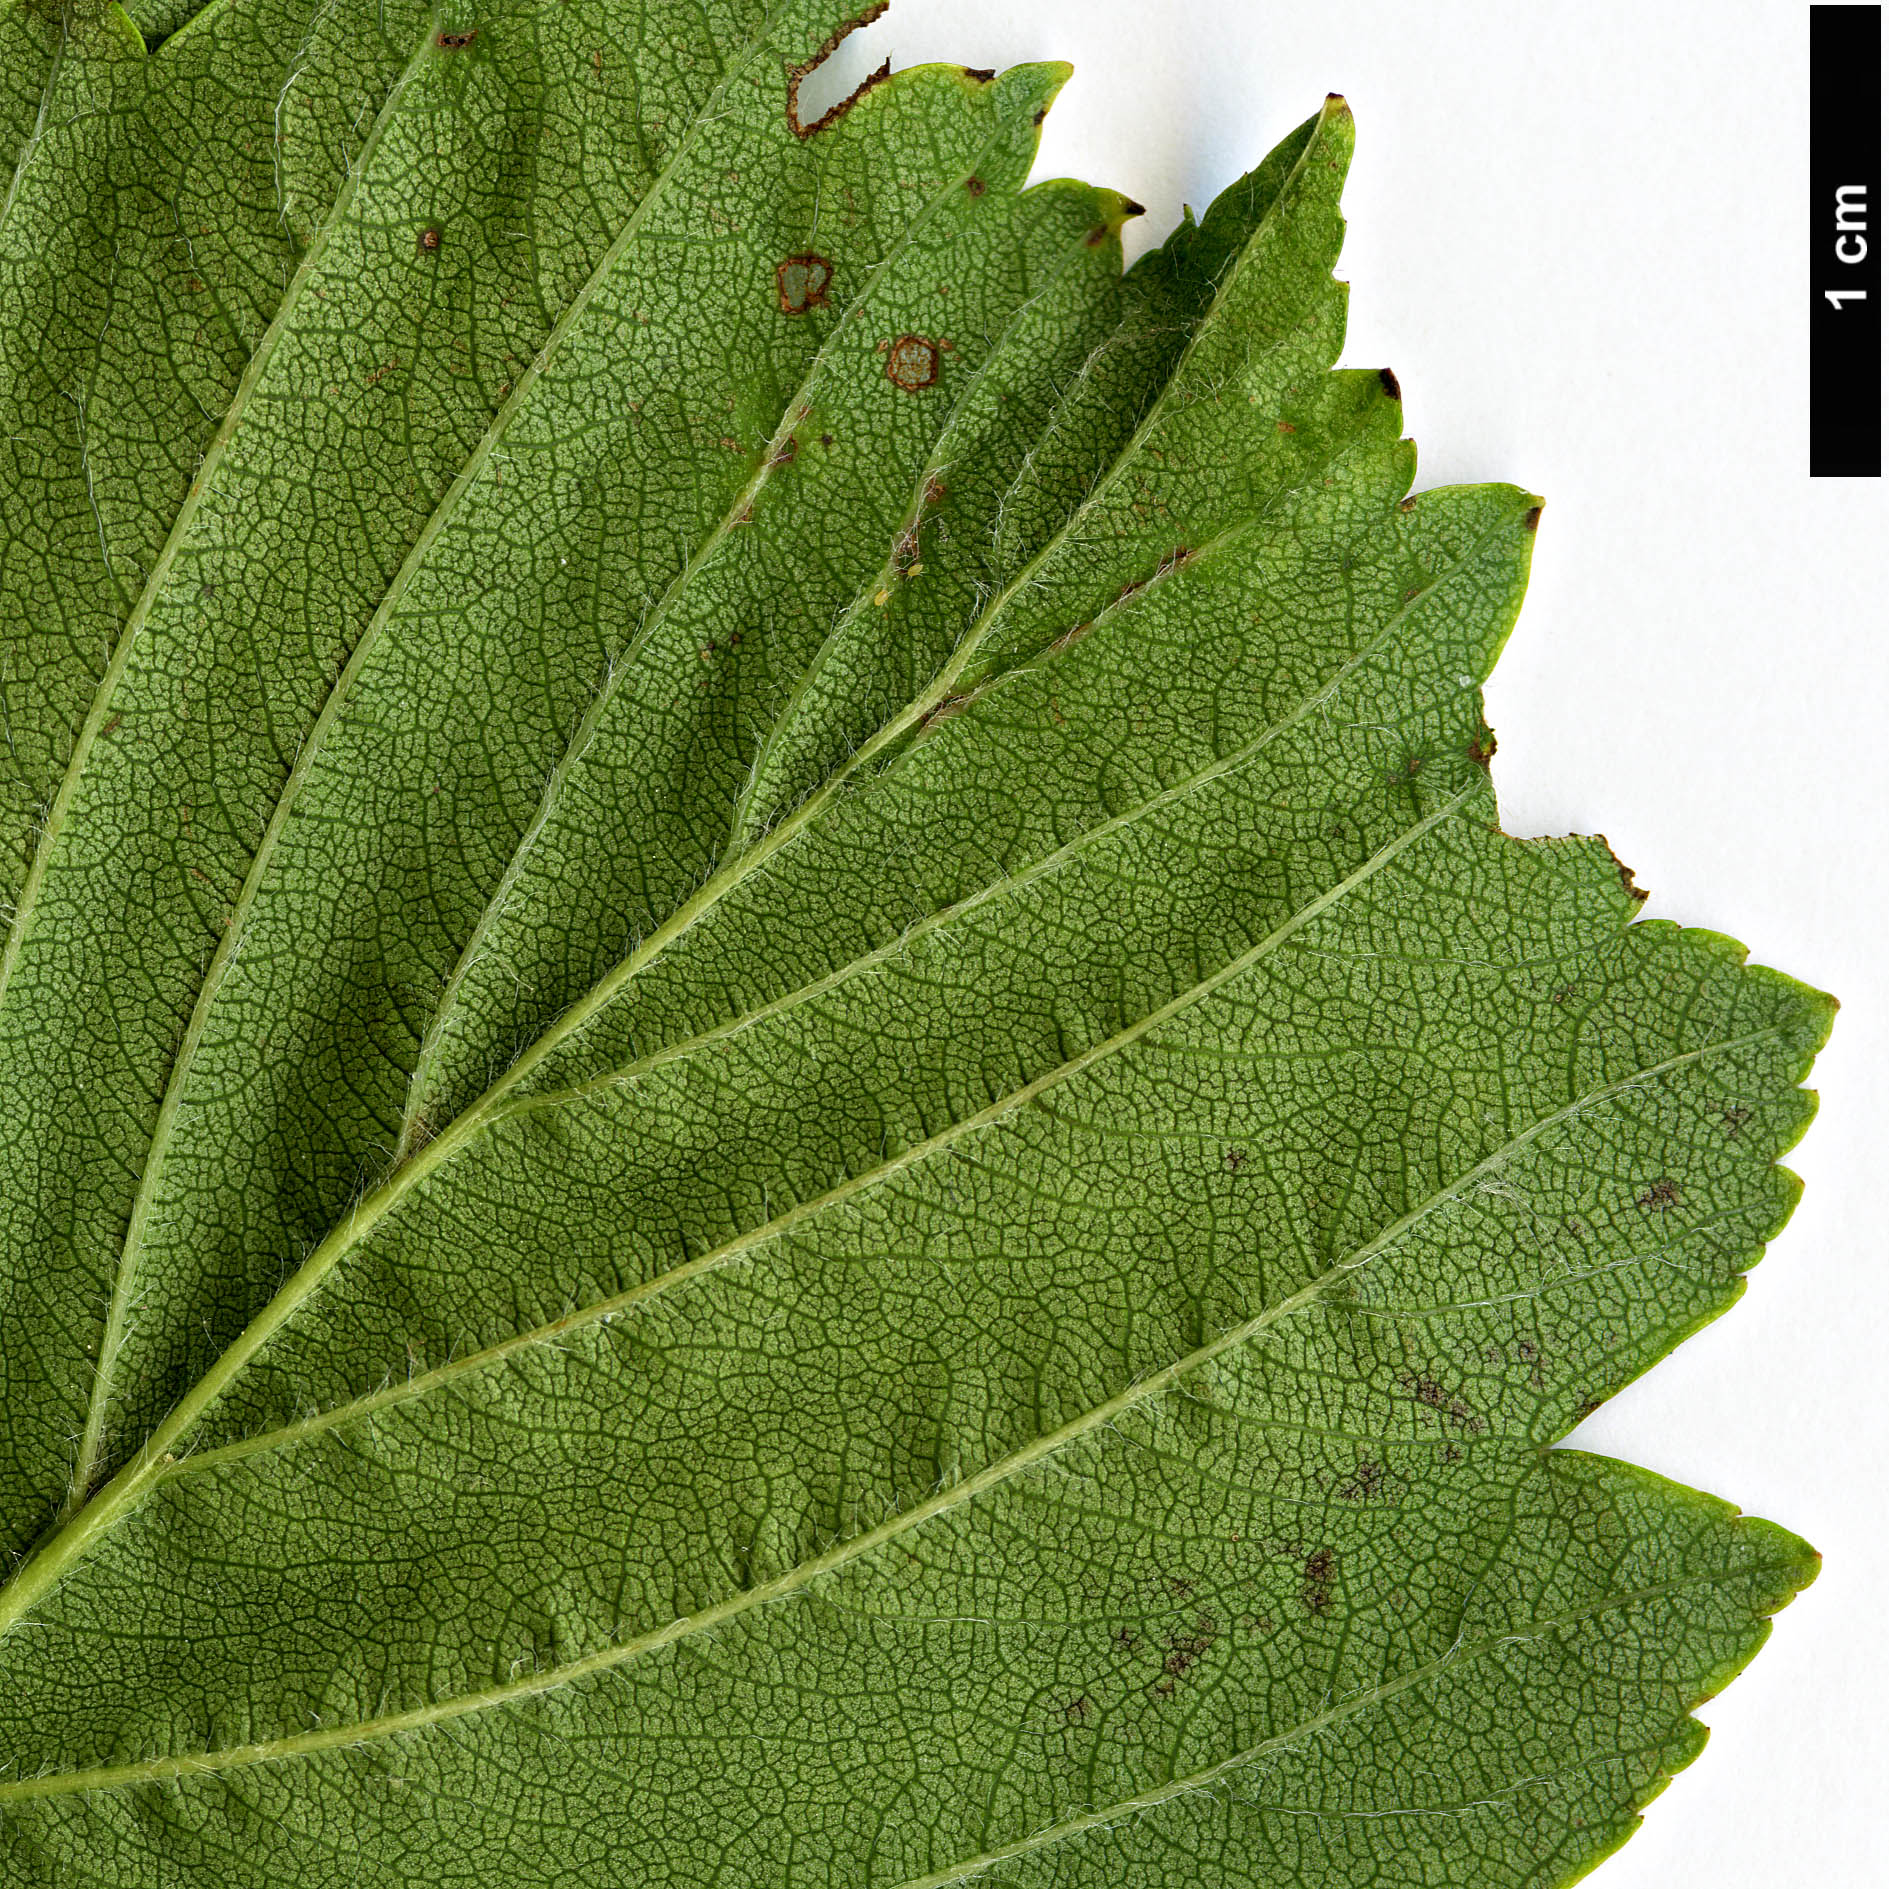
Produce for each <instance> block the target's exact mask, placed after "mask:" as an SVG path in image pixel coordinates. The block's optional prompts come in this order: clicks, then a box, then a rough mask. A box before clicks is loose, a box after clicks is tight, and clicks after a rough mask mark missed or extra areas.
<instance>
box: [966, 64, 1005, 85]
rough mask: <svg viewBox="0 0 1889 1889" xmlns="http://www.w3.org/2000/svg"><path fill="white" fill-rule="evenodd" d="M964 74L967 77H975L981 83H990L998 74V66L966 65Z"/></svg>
mask: <svg viewBox="0 0 1889 1889" xmlns="http://www.w3.org/2000/svg"><path fill="white" fill-rule="evenodd" d="M964 76H965V77H966V78H967V79H975V80H976V81H977V82H978V84H979V85H988V84H989V83H990V82H991V80H992V79H994V78H995V77H996V76H997V68H996V67H995V66H966V67H965V68H964Z"/></svg>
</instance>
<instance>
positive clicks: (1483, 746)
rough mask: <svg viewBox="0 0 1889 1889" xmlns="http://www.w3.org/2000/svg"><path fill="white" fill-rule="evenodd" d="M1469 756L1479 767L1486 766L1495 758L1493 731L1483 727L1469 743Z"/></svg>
mask: <svg viewBox="0 0 1889 1889" xmlns="http://www.w3.org/2000/svg"><path fill="white" fill-rule="evenodd" d="M1468 752H1469V758H1470V759H1471V760H1472V761H1474V762H1475V764H1476V765H1477V766H1478V767H1480V768H1485V769H1486V768H1487V767H1488V765H1489V763H1490V762H1491V761H1493V760H1494V759H1495V732H1494V730H1493V729H1489V728H1485V729H1484V730H1483V731H1482V733H1481V734H1479V735H1477V736H1476V737H1475V738H1474V739H1473V740H1472V741H1471V742H1470V744H1469V750H1468Z"/></svg>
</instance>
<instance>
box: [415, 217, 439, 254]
mask: <svg viewBox="0 0 1889 1889" xmlns="http://www.w3.org/2000/svg"><path fill="white" fill-rule="evenodd" d="M439 245H440V233H439V225H438V224H437V223H429V224H428V225H427V226H426V228H425V229H423V230H422V231H421V232H420V235H419V239H418V243H417V247H418V249H419V252H420V254H421V255H422V256H433V255H437V254H438V253H439Z"/></svg>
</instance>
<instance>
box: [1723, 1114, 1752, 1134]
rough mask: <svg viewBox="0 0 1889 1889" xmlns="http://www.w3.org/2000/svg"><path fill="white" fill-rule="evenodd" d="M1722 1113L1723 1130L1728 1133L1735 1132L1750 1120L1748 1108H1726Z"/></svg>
mask: <svg viewBox="0 0 1889 1889" xmlns="http://www.w3.org/2000/svg"><path fill="white" fill-rule="evenodd" d="M1723 1114H1724V1117H1725V1132H1726V1134H1728V1135H1735V1134H1737V1133H1738V1131H1739V1130H1740V1129H1741V1128H1743V1127H1744V1125H1745V1124H1746V1123H1747V1122H1748V1121H1750V1120H1751V1111H1750V1109H1748V1108H1728V1109H1726V1110H1724V1111H1723Z"/></svg>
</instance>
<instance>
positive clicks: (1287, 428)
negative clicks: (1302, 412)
mask: <svg viewBox="0 0 1889 1889" xmlns="http://www.w3.org/2000/svg"><path fill="white" fill-rule="evenodd" d="M1277 430H1278V431H1279V432H1281V433H1296V432H1297V431H1298V430H1299V429H1298V428H1297V427H1296V426H1294V425H1293V424H1292V422H1291V421H1290V420H1281V421H1280V422H1279V425H1278V429H1277Z"/></svg>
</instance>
